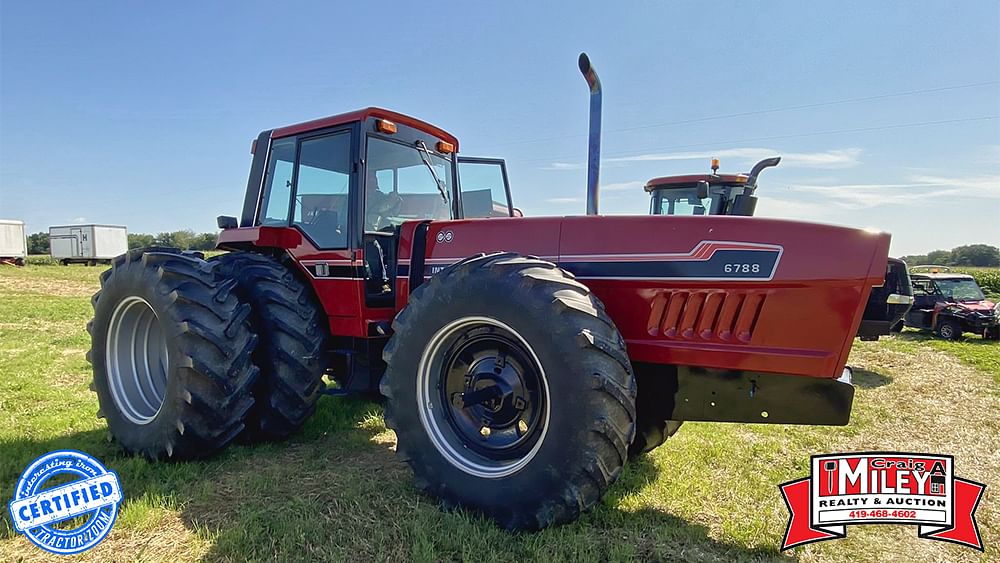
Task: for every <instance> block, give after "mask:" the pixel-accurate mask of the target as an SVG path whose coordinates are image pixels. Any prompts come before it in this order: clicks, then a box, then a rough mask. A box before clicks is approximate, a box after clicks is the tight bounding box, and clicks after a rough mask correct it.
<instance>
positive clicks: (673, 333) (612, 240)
mask: <svg viewBox="0 0 1000 563" xmlns="http://www.w3.org/2000/svg"><path fill="white" fill-rule="evenodd" d="M580 66H581V70H582V71H583V73H584V75H585V77H586V78H587V81H588V85H589V86H590V89H591V104H592V112H591V123H592V127H591V131H592V138H591V155H590V170H589V180H588V210H589V211H590V213H589V214H588V215H586V216H575V217H515V216H514V213H513V211H512V208H511V204H510V195H509V190H508V189H507V187H506V181H504V180H505V179H502V178H501V176H502V168H501V167H499V166H496V164H495V163H491V162H490V161H487V160H479V159H464V158H462V157H459V156H458V154H459V141H458V139H457V138H455V137H454V136H453V135H452V134H450V133H448V132H447V131H445V130H443V129H441V128H439V127H436V126H434V125H431V124H429V123H425V122H423V121H420V120H417V119H414V118H412V117H409V116H406V115H402V114H399V113H395V112H392V111H388V110H384V109H378V108H368V109H363V110H360V111H354V112H351V113H345V114H340V115H335V116H332V117H327V118H323V119H318V120H315V121H309V122H305V123H299V124H296V125H291V126H287V127H281V128H277V129H268V130H266V131H264V132H262V133H261V134H260V136H259V137H257V140H256V142H255V144H254V150H253V162H252V164H251V167H250V178H249V181H248V184H247V191H246V198H245V200H244V202H243V209H242V213H241V214H240V216H239V217H238V218H236V217H220V219H219V225H220V227H221V229H222V232H221V234H220V236H219V248H222V249H225V250H228V251H229V252H228V253H225V254H222V255H220V256H216V257H213V258H211V259H209V260H207V261H206V260H202V259H200V258H198V257H197V256H193V255H189V254H186V253H183V252H180V251H177V250H171V249H162V248H151V249H144V250H133V251H130V252H128V253H126V254H125V255H123V256H120V257H119V258H117V259H116V260H115V262H114V264H113V267H112V268H111V269H110V270H108V271H107V272H106V273H105V274H104V275H103V276H102V280H101V281H102V289H101V291H100V292H99V293H98V294H97V295H95V296H94V300H93V302H94V309H95V314H94V320H93V322H92V324H91V325H90V331H91V334H92V349H91V351H90V353H89V358H90V360H91V361H92V362H93V371H94V388H95V389H96V392H97V394H98V398H99V399H100V408H101V413H100V414H101V416H104V417H105V418H106V419H107V423H108V426H109V428H110V430H111V433H112V435H113V436H114V437H115V438H116V439H117V441H118V442H119V443H120V444H121V445H122V447H124V448H125V449H126V450H128V451H132V452H140V453H142V454H145V455H146V456H149V457H151V458H154V459H164V458H173V459H188V458H194V457H200V456H206V455H210V454H212V453H214V452H216V451H218V450H219V449H220V448H223V447H224V446H226V445H227V444H228V443H229V442H230V441H231V440H233V439H234V438H235V437H236V436H237V435H240V434H241V433H242V434H245V435H246V436H247V437H248V438H254V437H257V438H265V439H278V438H281V437H284V436H287V435H289V434H290V433H293V432H295V431H296V430H297V429H298V428H300V427H301V426H302V424H303V423H304V422H305V420H306V419H307V418H308V417H309V415H310V414H311V413H312V412H313V410H314V409H315V405H316V401H317V398H318V397H319V396H320V395H321V394H323V393H324V392H330V393H369V394H370V393H375V392H379V391H380V392H381V394H382V395H384V396H385V398H386V404H385V420H386V424H387V425H388V426H389V427H390V428H392V429H394V430H395V431H396V436H397V445H396V452H397V454H398V455H399V457H400V458H401V459H403V460H406V462H408V463H409V465H410V467H412V469H413V472H414V474H415V478H416V483H417V485H418V486H419V487H420V488H421V489H423V490H425V491H427V492H428V493H430V494H432V495H435V496H437V497H439V498H441V499H443V500H444V502H445V503H446V504H449V505H460V506H463V507H467V508H470V509H473V510H477V511H480V512H482V513H484V514H486V515H488V516H490V517H492V518H494V519H495V520H496V521H497V522H499V523H500V524H501V525H502V526H505V527H507V528H510V529H537V528H540V527H544V526H548V525H551V524H555V523H560V522H567V521H571V520H573V519H575V518H577V517H578V516H579V515H580V513H581V512H582V511H584V510H587V509H588V508H590V507H592V506H593V505H594V504H595V503H597V502H598V500H599V499H600V498H601V497H602V495H604V494H605V492H606V491H607V490H608V487H610V486H611V485H612V484H613V483H614V482H615V480H616V479H617V478H618V476H619V475H620V472H621V470H622V467H623V465H624V464H625V463H626V461H627V460H628V459H629V456H630V455H639V454H640V453H641V452H643V451H645V450H648V449H650V448H652V447H655V446H656V445H658V444H659V443H661V442H662V441H663V439H664V438H665V437H666V436H668V435H669V434H670V433H671V432H672V431H673V430H674V429H676V426H677V425H679V424H680V422H682V421H723V422H749V423H781V424H823V425H843V424H847V422H848V419H849V417H850V413H851V404H852V401H853V397H854V388H853V387H852V385H851V381H850V371H849V370H847V369H846V368H845V365H846V362H847V357H848V353H849V352H850V350H851V344H852V342H853V336H854V334H855V333H856V332H857V330H858V325H859V324H860V323H861V316H862V313H863V311H864V308H865V303H866V300H867V299H868V295H869V293H870V292H871V290H872V287H873V286H877V285H880V284H882V281H883V276H884V273H885V268H886V254H887V252H888V248H889V235H888V234H885V233H872V232H867V231H863V230H857V229H849V228H842V227H836V226H830V225H818V224H810V223H803V222H796V221H779V220H770V219H760V218H755V219H748V218H746V217H717V216H692V217H678V216H632V217H624V216H615V217H611V216H601V215H599V214H598V189H597V188H598V183H597V175H598V168H597V163H598V161H599V156H598V151H599V145H598V141H599V118H600V95H601V93H600V83H599V81H598V80H597V75H596V74H595V73H594V71H593V69H592V68H591V67H590V64H589V61H588V60H587V59H586V56H581V59H580ZM498 175H499V176H498ZM498 178H499V180H498ZM324 375H328V376H329V378H330V379H332V381H333V382H335V383H333V384H325V383H324Z"/></svg>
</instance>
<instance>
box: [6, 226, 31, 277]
mask: <svg viewBox="0 0 1000 563" xmlns="http://www.w3.org/2000/svg"><path fill="white" fill-rule="evenodd" d="M27 256H28V239H27V237H25V235H24V221H15V220H13V219H0V262H6V263H11V264H14V265H17V266H24V259H25V258H26V257H27Z"/></svg>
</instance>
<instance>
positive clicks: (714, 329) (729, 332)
mask: <svg viewBox="0 0 1000 563" xmlns="http://www.w3.org/2000/svg"><path fill="white" fill-rule="evenodd" d="M765 297H766V294H765V293H764V292H759V291H723V290H695V291H688V290H676V291H665V292H663V293H660V294H658V295H657V296H656V297H654V298H653V307H652V312H651V313H650V315H649V323H648V326H647V330H648V331H649V334H650V335H651V336H663V337H666V338H669V339H671V340H703V341H704V340H712V341H720V342H732V343H747V342H750V339H751V338H753V332H754V329H755V328H756V325H757V319H758V318H759V317H760V312H761V309H763V307H764V300H765Z"/></svg>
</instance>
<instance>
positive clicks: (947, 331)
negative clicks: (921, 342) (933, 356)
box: [941, 324, 955, 338]
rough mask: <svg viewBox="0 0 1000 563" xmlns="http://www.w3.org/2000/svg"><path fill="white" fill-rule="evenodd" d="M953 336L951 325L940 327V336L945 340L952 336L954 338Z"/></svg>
mask: <svg viewBox="0 0 1000 563" xmlns="http://www.w3.org/2000/svg"><path fill="white" fill-rule="evenodd" d="M954 334H955V331H953V330H952V329H951V325H949V324H946V325H943V326H942V327H941V336H943V337H945V338H951V337H952V336H954Z"/></svg>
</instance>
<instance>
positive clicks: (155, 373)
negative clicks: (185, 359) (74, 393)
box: [105, 295, 169, 424]
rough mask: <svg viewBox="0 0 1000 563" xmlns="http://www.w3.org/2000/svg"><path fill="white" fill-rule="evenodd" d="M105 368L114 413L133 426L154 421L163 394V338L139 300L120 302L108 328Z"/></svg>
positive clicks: (165, 357)
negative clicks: (117, 412) (116, 411)
mask: <svg viewBox="0 0 1000 563" xmlns="http://www.w3.org/2000/svg"><path fill="white" fill-rule="evenodd" d="M105 360H106V361H105V367H106V368H107V372H108V387H109V388H110V390H111V398H112V399H113V400H114V402H115V406H117V407H118V411H119V412H120V413H122V415H123V416H125V418H127V419H128V420H130V421H132V422H134V423H135V424H148V423H149V422H150V421H151V420H153V419H154V418H156V415H157V413H159V412H160V408H161V407H163V399H164V397H165V396H166V392H167V365H168V361H169V357H168V352H167V339H166V337H165V335H164V334H163V328H162V327H161V326H160V320H159V319H158V318H157V316H156V313H155V312H154V311H153V308H152V307H151V306H150V305H149V302H147V301H146V300H145V299H143V298H142V297H136V296H134V295H133V296H129V297H126V298H125V299H122V300H121V302H119V303H118V306H117V307H115V311H114V313H112V315H111V323H110V325H109V326H108V338H107V347H106V349H105Z"/></svg>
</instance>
